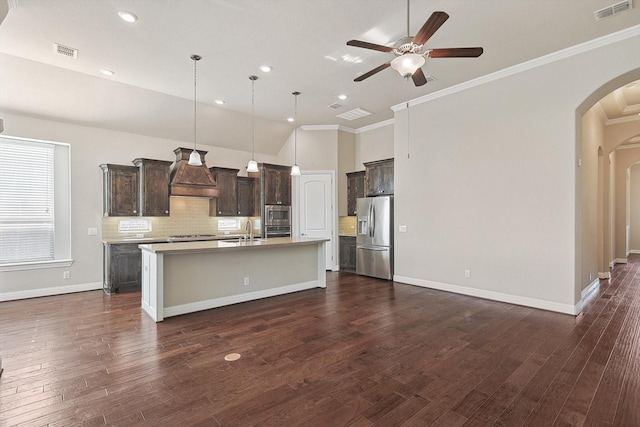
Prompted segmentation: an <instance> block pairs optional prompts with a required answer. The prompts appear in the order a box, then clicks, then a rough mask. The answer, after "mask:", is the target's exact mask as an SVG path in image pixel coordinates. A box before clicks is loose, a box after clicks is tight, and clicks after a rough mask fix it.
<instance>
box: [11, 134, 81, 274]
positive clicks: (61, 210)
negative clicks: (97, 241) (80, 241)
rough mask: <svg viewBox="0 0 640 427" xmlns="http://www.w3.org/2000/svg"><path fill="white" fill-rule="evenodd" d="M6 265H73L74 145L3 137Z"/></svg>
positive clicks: (16, 266)
mask: <svg viewBox="0 0 640 427" xmlns="http://www.w3.org/2000/svg"><path fill="white" fill-rule="evenodd" d="M0 159H2V161H1V162H0V268H2V269H3V270H10V269H16V268H19V269H22V268H37V267H49V266H51V264H52V263H59V262H64V263H66V264H67V265H68V264H69V263H70V258H71V251H70V246H71V245H70V240H71V239H70V214H69V210H70V209H69V200H70V197H69V195H70V194H69V193H70V191H69V187H70V185H69V177H70V173H69V165H70V162H69V146H68V145H67V144H59V143H53V142H46V141H36V140H28V139H23V138H13V137H6V136H2V137H0Z"/></svg>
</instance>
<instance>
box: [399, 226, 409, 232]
mask: <svg viewBox="0 0 640 427" xmlns="http://www.w3.org/2000/svg"><path fill="white" fill-rule="evenodd" d="M398 231H399V232H400V233H406V232H407V226H406V225H399V226H398Z"/></svg>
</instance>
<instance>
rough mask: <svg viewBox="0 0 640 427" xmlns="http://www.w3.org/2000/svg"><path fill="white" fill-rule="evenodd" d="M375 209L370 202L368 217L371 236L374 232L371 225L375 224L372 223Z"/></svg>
mask: <svg viewBox="0 0 640 427" xmlns="http://www.w3.org/2000/svg"><path fill="white" fill-rule="evenodd" d="M372 211H373V205H372V204H370V205H369V217H368V218H367V220H368V222H369V230H368V231H369V237H373V233H372V231H371V227H372V226H373V224H371V219H372V213H371V212H372Z"/></svg>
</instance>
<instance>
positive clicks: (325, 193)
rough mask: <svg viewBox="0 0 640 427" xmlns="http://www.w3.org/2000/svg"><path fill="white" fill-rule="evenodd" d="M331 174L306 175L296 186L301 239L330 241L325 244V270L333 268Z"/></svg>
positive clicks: (301, 177) (302, 176) (332, 195)
mask: <svg viewBox="0 0 640 427" xmlns="http://www.w3.org/2000/svg"><path fill="white" fill-rule="evenodd" d="M333 197H334V191H333V174H332V173H313V172H311V173H308V174H303V175H301V176H300V180H299V185H298V201H299V204H298V206H299V212H300V215H299V227H300V228H299V229H300V236H302V237H322V238H325V239H330V241H329V242H327V243H326V244H325V250H326V261H327V262H326V265H327V270H330V269H333V268H334V246H335V244H334V243H335V239H334V237H333V230H334V229H335V227H334V222H335V218H334V217H335V215H334V210H333Z"/></svg>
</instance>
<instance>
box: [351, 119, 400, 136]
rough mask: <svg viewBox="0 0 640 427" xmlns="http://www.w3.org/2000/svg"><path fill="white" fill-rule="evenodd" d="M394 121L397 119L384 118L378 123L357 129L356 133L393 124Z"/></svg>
mask: <svg viewBox="0 0 640 427" xmlns="http://www.w3.org/2000/svg"><path fill="white" fill-rule="evenodd" d="M394 122H395V119H389V120H384V121H381V122H378V123H374V124H372V125H368V126H363V127H361V128H358V129H356V133H364V132H369V131H371V130H374V129H378V128H382V127H385V126H393V124H394Z"/></svg>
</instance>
